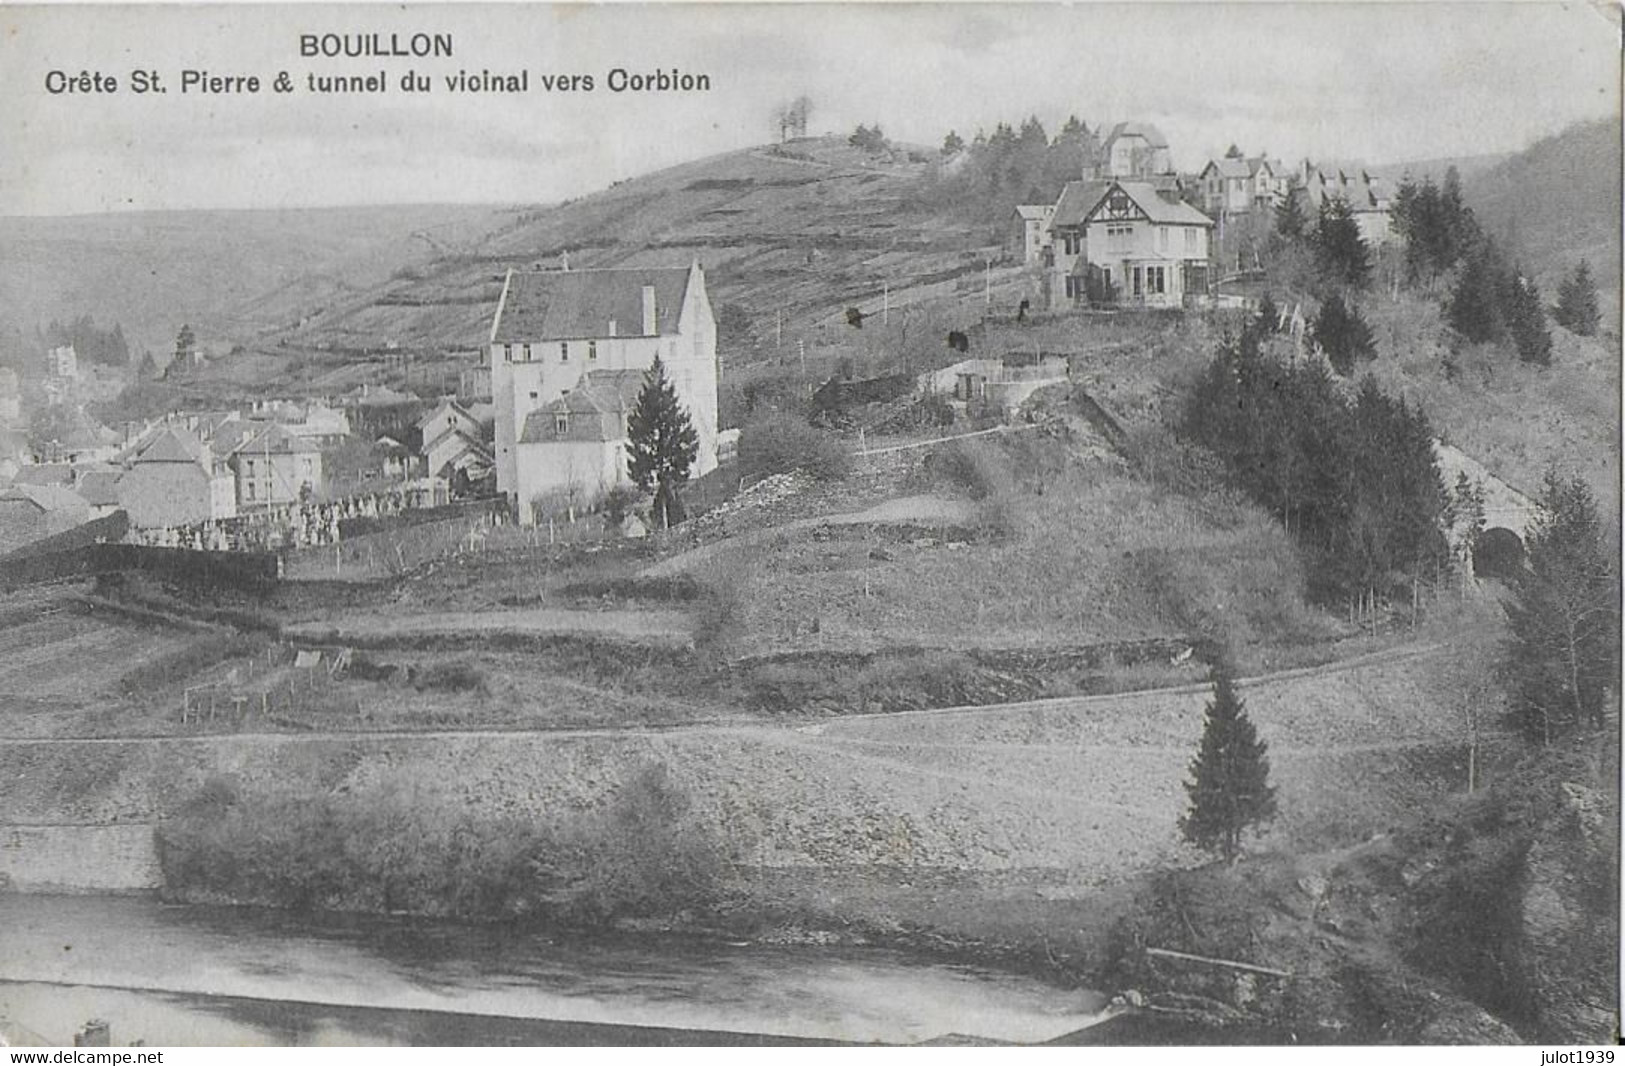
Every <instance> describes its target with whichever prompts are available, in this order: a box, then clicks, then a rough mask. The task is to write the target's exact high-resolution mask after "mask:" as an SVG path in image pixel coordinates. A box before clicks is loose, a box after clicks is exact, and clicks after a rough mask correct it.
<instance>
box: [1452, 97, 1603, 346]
mask: <svg viewBox="0 0 1625 1066" xmlns="http://www.w3.org/2000/svg"><path fill="white" fill-rule="evenodd" d="M1620 165H1621V161H1620V129H1619V123H1618V122H1617V121H1616V120H1613V119H1599V120H1597V121H1595V122H1587V123H1582V124H1579V125H1575V126H1570V127H1569V128H1568V129H1566V130H1564V131H1562V132H1561V133H1558V134H1556V135H1554V136H1551V137H1547V138H1545V139H1543V140H1541V141H1538V142H1537V143H1535V144H1533V145H1531V146H1530V147H1529V148H1527V149H1525V150H1524V151H1522V152H1519V153H1518V154H1516V155H1514V156H1512V157H1510V158H1508V159H1507V160H1505V161H1504V162H1502V163H1500V164H1498V165H1496V166H1494V167H1491V168H1489V169H1488V170H1484V171H1480V172H1476V173H1467V172H1463V175H1462V189H1463V192H1464V194H1465V196H1466V199H1467V203H1468V205H1469V206H1471V207H1472V209H1473V212H1474V213H1475V214H1476V215H1477V216H1478V219H1479V221H1480V222H1481V223H1482V224H1483V226H1484V228H1485V230H1486V231H1487V232H1489V233H1490V234H1491V235H1493V236H1494V237H1495V238H1496V239H1497V240H1503V239H1504V240H1505V242H1506V244H1507V246H1508V247H1509V248H1511V249H1512V250H1513V253H1514V255H1516V256H1518V257H1519V259H1520V260H1521V262H1522V263H1523V265H1524V266H1525V269H1528V270H1530V271H1531V272H1532V273H1533V274H1534V276H1535V280H1536V281H1537V282H1538V283H1539V284H1540V286H1541V289H1542V291H1543V292H1545V293H1547V294H1548V295H1549V296H1550V297H1552V298H1554V299H1555V296H1556V293H1557V283H1558V280H1559V279H1560V278H1561V277H1562V275H1563V274H1565V273H1566V272H1568V271H1570V270H1572V269H1573V268H1574V265H1575V264H1576V263H1578V262H1579V261H1580V260H1581V259H1586V260H1589V261H1590V263H1591V270H1592V275H1593V276H1594V277H1595V278H1596V279H1597V289H1598V291H1599V293H1600V294H1601V296H1602V308H1603V316H1604V321H1605V323H1607V322H1617V321H1618V318H1619V299H1618V296H1617V294H1618V292H1619V289H1620V270H1619V262H1620V188H1619V175H1620Z"/></svg>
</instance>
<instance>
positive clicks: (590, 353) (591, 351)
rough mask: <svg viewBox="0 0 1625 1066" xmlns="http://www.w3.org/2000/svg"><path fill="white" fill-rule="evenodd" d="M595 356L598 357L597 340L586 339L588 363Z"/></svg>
mask: <svg viewBox="0 0 1625 1066" xmlns="http://www.w3.org/2000/svg"><path fill="white" fill-rule="evenodd" d="M597 358H598V342H597V341H588V342H587V362H589V363H590V362H592V361H593V360H595V359H597Z"/></svg>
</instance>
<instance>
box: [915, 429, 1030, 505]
mask: <svg viewBox="0 0 1625 1066" xmlns="http://www.w3.org/2000/svg"><path fill="white" fill-rule="evenodd" d="M921 472H922V473H923V474H924V475H925V477H926V479H927V481H928V482H932V483H935V484H939V485H946V486H951V487H954V488H959V489H964V490H965V491H966V492H967V493H968V494H969V495H970V498H971V499H973V500H985V499H988V498H990V497H992V496H996V495H999V494H1001V493H1003V492H1004V491H1005V490H1006V489H1007V488H1008V486H1009V484H1010V471H1009V470H1008V468H1007V467H1006V465H1005V463H1004V461H1003V457H1002V456H1000V455H999V453H998V450H997V448H996V447H995V446H994V445H991V444H988V443H986V442H984V441H980V440H956V441H952V442H950V443H949V444H948V445H947V446H945V447H942V448H938V449H935V450H933V451H932V452H931V454H930V455H928V456H926V458H925V462H924V463H923V464H922V466H921Z"/></svg>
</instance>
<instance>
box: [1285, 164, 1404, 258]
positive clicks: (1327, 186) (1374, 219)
mask: <svg viewBox="0 0 1625 1066" xmlns="http://www.w3.org/2000/svg"><path fill="white" fill-rule="evenodd" d="M1291 195H1292V196H1293V197H1294V198H1296V199H1297V201H1298V205H1299V207H1300V208H1301V209H1302V211H1303V214H1304V217H1305V218H1307V219H1309V220H1310V221H1311V222H1313V220H1314V219H1316V218H1318V217H1319V215H1320V208H1321V205H1322V204H1324V203H1325V202H1326V201H1327V200H1328V199H1331V200H1341V201H1343V202H1344V203H1346V204H1348V206H1349V212H1350V213H1351V214H1352V215H1353V216H1354V221H1355V224H1356V225H1358V226H1359V227H1360V237H1361V239H1362V240H1364V241H1365V243H1366V244H1367V245H1368V246H1370V247H1372V248H1376V247H1379V246H1380V245H1384V244H1389V243H1391V242H1393V241H1395V240H1397V239H1398V234H1397V233H1396V232H1395V230H1394V223H1393V214H1392V199H1393V190H1392V188H1391V187H1390V185H1389V183H1388V181H1387V180H1386V179H1384V178H1379V177H1376V176H1374V175H1372V174H1371V172H1370V171H1368V170H1366V169H1365V168H1364V167H1361V166H1358V165H1348V166H1340V167H1335V168H1333V167H1328V168H1324V169H1323V168H1321V167H1319V166H1316V165H1315V164H1313V163H1311V162H1310V161H1309V160H1307V159H1305V160H1304V161H1303V162H1302V164H1300V165H1299V167H1298V171H1297V173H1296V174H1295V175H1294V176H1293V182H1292V191H1291Z"/></svg>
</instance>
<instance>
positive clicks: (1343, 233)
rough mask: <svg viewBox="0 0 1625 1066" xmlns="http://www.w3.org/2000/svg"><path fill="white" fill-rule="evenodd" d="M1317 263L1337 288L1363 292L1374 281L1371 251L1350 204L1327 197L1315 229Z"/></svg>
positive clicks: (1324, 276) (1327, 278) (1323, 274)
mask: <svg viewBox="0 0 1625 1066" xmlns="http://www.w3.org/2000/svg"><path fill="white" fill-rule="evenodd" d="M1315 263H1316V265H1317V266H1318V267H1319V268H1320V273H1321V276H1322V277H1323V278H1324V279H1325V280H1327V281H1328V282H1331V283H1332V284H1334V285H1340V286H1347V287H1349V288H1351V289H1363V288H1365V285H1366V283H1367V282H1368V281H1370V280H1371V251H1370V249H1369V248H1367V247H1366V243H1365V238H1363V237H1361V236H1360V224H1359V223H1358V222H1356V221H1355V220H1354V212H1353V210H1351V209H1350V207H1349V205H1348V203H1347V202H1346V201H1344V200H1342V199H1339V198H1337V197H1332V196H1328V197H1327V198H1326V199H1325V200H1324V201H1322V203H1321V205H1320V218H1319V220H1318V222H1317V223H1316V226H1315Z"/></svg>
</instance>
